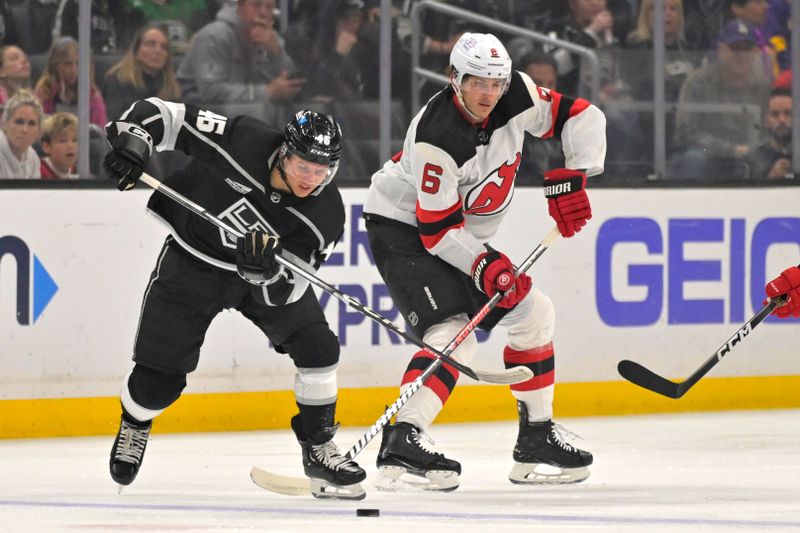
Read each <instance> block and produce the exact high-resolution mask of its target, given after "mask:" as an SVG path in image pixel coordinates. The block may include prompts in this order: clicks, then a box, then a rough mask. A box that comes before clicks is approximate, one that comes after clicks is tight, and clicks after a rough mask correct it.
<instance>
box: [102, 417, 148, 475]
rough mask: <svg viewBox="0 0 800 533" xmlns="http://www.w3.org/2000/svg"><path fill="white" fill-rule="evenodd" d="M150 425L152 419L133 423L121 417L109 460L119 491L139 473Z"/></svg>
mask: <svg viewBox="0 0 800 533" xmlns="http://www.w3.org/2000/svg"><path fill="white" fill-rule="evenodd" d="M152 426H153V421H152V420H149V421H147V422H143V423H141V424H134V423H133V422H129V421H127V420H125V418H124V417H123V418H122V420H121V422H120V425H119V431H117V438H116V439H114V446H113V447H112V448H111V458H110V460H109V470H110V471H111V478H112V479H113V480H114V481H116V482H117V483H119V484H120V488H119V489H120V491H121V490H122V487H123V486H126V485H130V484H131V483H133V480H134V479H136V474H138V473H139V467H140V466H142V460H143V459H144V450H145V448H146V447H147V439H148V438H149V437H150V428H151V427H152Z"/></svg>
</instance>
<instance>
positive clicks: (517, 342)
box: [502, 288, 556, 350]
mask: <svg viewBox="0 0 800 533" xmlns="http://www.w3.org/2000/svg"><path fill="white" fill-rule="evenodd" d="M530 296H531V298H532V303H533V305H532V306H531V307H530V310H529V311H528V312H527V313H519V314H517V313H513V314H511V313H510V314H509V315H508V316H506V319H504V321H503V323H502V325H504V326H507V327H508V344H509V346H511V347H512V348H514V349H515V350H528V349H530V348H535V347H537V346H543V345H545V344H547V343H548V342H550V341H552V340H553V331H554V329H555V324H556V312H555V308H554V307H553V301H552V300H551V299H550V298H549V297H548V296H547V295H545V294H544V293H543V292H542V291H540V290H538V289H535V288H534V289H531V292H530Z"/></svg>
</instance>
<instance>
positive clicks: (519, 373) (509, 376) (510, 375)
mask: <svg viewBox="0 0 800 533" xmlns="http://www.w3.org/2000/svg"><path fill="white" fill-rule="evenodd" d="M140 179H141V180H142V181H143V182H145V183H146V184H147V185H149V186H150V187H152V188H154V189H155V190H157V191H159V192H160V193H162V194H164V195H165V196H167V197H169V198H170V199H172V200H174V201H175V202H177V203H179V204H180V205H182V206H183V207H185V208H187V209H188V210H189V211H192V212H194V213H196V214H198V215H200V216H201V217H203V218H204V219H206V220H207V221H209V222H211V223H212V224H214V225H215V226H217V227H218V228H220V229H222V230H223V231H227V232H228V233H230V234H231V235H233V236H235V237H242V236H243V234H242V232H241V231H239V230H237V229H236V228H233V227H231V226H230V225H229V224H226V223H225V222H224V221H222V220H220V219H219V218H218V217H216V216H214V215H213V214H212V213H209V212H208V211H207V210H206V209H204V208H203V207H202V206H200V205H198V204H196V203H195V202H193V201H191V200H189V199H188V198H186V197H185V196H183V195H182V194H181V193H179V192H177V191H175V190H174V189H172V188H171V187H169V186H168V185H165V184H164V183H162V182H161V181H159V180H158V179H157V178H154V177H153V176H151V175H149V174H147V173H142V176H141V178H140ZM276 259H277V261H278V263H280V264H281V265H283V266H285V267H286V268H288V269H289V270H291V271H292V272H294V273H295V274H298V275H299V276H302V277H304V278H305V279H307V280H308V281H309V283H312V284H313V285H316V286H317V287H319V288H320V289H322V290H323V291H325V292H327V293H328V294H330V295H331V296H333V297H335V298H337V299H339V300H341V301H342V302H344V303H346V304H347V305H349V306H350V307H352V308H353V309H355V310H356V311H358V312H360V313H362V314H363V315H366V316H368V317H369V318H371V319H372V320H374V321H375V322H377V323H379V324H380V325H382V326H383V327H385V328H386V329H388V330H390V331H391V332H393V333H396V334H397V335H400V336H401V337H403V338H404V339H406V340H407V341H409V342H411V343H413V344H416V345H417V346H418V347H420V348H422V349H423V350H425V351H426V352H428V353H430V354H431V355H433V356H435V357H436V358H437V359H444V360H445V361H446V362H447V363H448V364H450V365H452V366H453V367H455V368H457V369H458V370H459V371H461V372H463V373H464V374H465V375H467V376H469V377H471V378H472V379H474V380H477V381H484V382H486V383H497V384H501V385H510V384H513V383H521V382H523V381H527V380H529V379H530V378H532V377H533V373H532V372H531V371H530V369H529V368H526V367H524V366H515V367H512V368H507V369H501V370H479V369H474V368H470V367H468V366H466V365H463V364H461V363H459V362H458V361H456V360H455V359H453V358H452V357H450V355H449V352H448V353H442V352H440V351H439V350H437V349H435V348H433V347H431V346H429V345H428V344H426V343H425V342H423V341H422V340H420V339H417V338H416V336H414V335H413V334H411V333H408V332H406V331H405V330H404V329H402V328H401V327H400V326H398V325H397V324H395V323H394V322H392V321H391V320H389V319H388V318H385V317H384V316H382V315H380V314H378V313H377V312H376V311H374V310H372V309H371V308H369V307H367V306H366V305H363V304H361V302H359V301H358V300H356V299H355V298H353V297H352V296H348V295H347V294H344V293H343V292H341V291H339V290H338V289H336V288H335V287H333V286H332V285H330V284H328V283H326V282H325V281H323V280H322V279H321V278H319V277H317V275H316V274H314V273H312V272H309V271H308V270H306V269H305V268H303V267H301V266H299V265H297V264H295V263H294V262H292V261H289V260H288V259H286V258H284V257H281V256H279V255H278V256H276Z"/></svg>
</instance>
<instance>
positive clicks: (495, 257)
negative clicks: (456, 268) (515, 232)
mask: <svg viewBox="0 0 800 533" xmlns="http://www.w3.org/2000/svg"><path fill="white" fill-rule="evenodd" d="M472 281H474V282H475V286H476V287H477V288H478V290H479V291H481V292H483V293H485V294H486V296H488V297H489V298H491V297H492V296H494V295H495V293H496V292H497V291H501V292H504V293H505V295H503V297H502V298H501V299H500V301H499V302H497V305H498V307H505V308H507V309H510V308H512V307H514V306H515V305H517V304H518V303H519V302H521V301H522V299H523V298H525V296H526V295H527V294H528V293H529V292H530V290H531V277H530V276H529V275H527V274H525V273H524V272H523V273H522V274H520V275H519V277H518V278H516V279H514V265H513V264H512V263H511V260H510V259H509V258H508V257H506V256H505V255H503V254H501V253H500V252H497V251H494V250H493V251H491V252H486V253H482V254H481V255H479V256H478V259H476V260H475V264H474V265H472ZM512 288H513V289H514V290H513V291H510V289H512ZM509 291H510V292H509Z"/></svg>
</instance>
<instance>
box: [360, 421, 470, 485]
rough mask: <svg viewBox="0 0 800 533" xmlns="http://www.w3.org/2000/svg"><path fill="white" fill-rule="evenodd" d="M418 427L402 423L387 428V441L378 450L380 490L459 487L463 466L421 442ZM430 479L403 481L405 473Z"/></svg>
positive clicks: (385, 434) (384, 440)
mask: <svg viewBox="0 0 800 533" xmlns="http://www.w3.org/2000/svg"><path fill="white" fill-rule="evenodd" d="M422 438H423V436H422V435H421V432H420V430H419V428H418V427H416V426H414V425H412V424H409V423H406V422H398V423H397V424H395V425H393V426H391V425H387V426H386V427H384V428H383V440H382V441H381V449H380V451H379V452H378V460H377V465H378V470H379V471H380V476H379V477H378V481H377V482H376V483H375V487H376V488H377V489H378V490H384V491H395V490H398V489H404V488H407V489H423V490H437V491H444V492H448V491H451V490H456V489H457V488H458V484H459V480H458V476H459V475H461V465H460V464H459V463H458V462H457V461H453V460H452V459H448V458H447V457H445V456H444V455H443V454H441V453H435V452H432V451H431V450H430V449H428V448H427V447H425V445H423V443H422V442H421V441H420V439H422ZM406 473H407V474H411V475H413V476H419V477H422V478H425V479H427V482H419V481H410V480H401V479H400V477H401V476H402V475H403V474H406Z"/></svg>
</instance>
